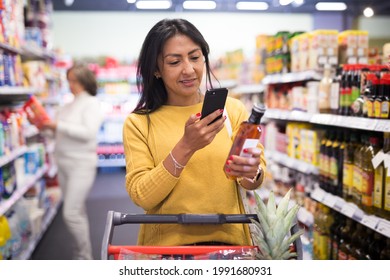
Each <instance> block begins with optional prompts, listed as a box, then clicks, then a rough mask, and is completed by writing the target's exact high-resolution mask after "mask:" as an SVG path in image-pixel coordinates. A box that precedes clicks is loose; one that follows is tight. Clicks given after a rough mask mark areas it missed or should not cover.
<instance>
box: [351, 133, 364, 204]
mask: <svg viewBox="0 0 390 280" xmlns="http://www.w3.org/2000/svg"><path fill="white" fill-rule="evenodd" d="M359 136H360V137H359V138H358V139H361V142H359V140H358V141H357V144H356V147H355V150H354V152H353V179H352V180H353V181H352V194H351V198H352V202H354V203H355V204H356V205H360V199H361V198H360V197H361V185H362V171H361V159H362V153H361V150H362V149H363V147H364V145H363V142H364V137H365V136H364V134H362V135H359Z"/></svg>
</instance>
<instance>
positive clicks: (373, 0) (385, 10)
mask: <svg viewBox="0 0 390 280" xmlns="http://www.w3.org/2000/svg"><path fill="white" fill-rule="evenodd" d="M214 1H215V2H217V8H216V9H215V10H213V12H242V11H238V10H236V8H235V3H236V2H237V1H238V0H214ZM245 1H251V0H245ZM262 1H264V2H267V3H268V4H269V9H268V10H267V11H261V12H259V11H257V13H316V12H318V11H317V10H316V9H315V4H316V3H317V2H336V1H343V2H344V3H346V4H347V6H348V8H347V10H346V11H344V12H345V13H346V14H348V15H351V16H359V15H362V12H363V10H364V8H365V7H367V6H369V5H370V6H371V7H372V9H373V10H374V11H375V14H376V15H385V16H390V0H304V2H305V3H304V4H303V5H301V6H299V7H296V6H294V5H292V4H290V5H287V6H281V5H279V0H262ZM129 2H131V1H129ZM171 2H172V7H171V8H170V9H168V10H165V11H170V12H172V11H178V12H182V11H183V8H182V3H183V2H184V0H171ZM65 3H68V4H69V3H72V4H71V5H70V6H67V5H65ZM53 5H54V11H133V12H147V11H150V10H147V11H145V10H142V11H139V10H137V9H136V7H135V4H129V3H128V2H127V0H53ZM154 11H155V10H154ZM160 11H161V12H162V11H163V10H160ZM185 11H191V12H194V10H185ZM203 12H204V11H203Z"/></svg>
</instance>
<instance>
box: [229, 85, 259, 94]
mask: <svg viewBox="0 0 390 280" xmlns="http://www.w3.org/2000/svg"><path fill="white" fill-rule="evenodd" d="M264 90H265V87H264V85H263V84H251V85H240V86H237V87H235V88H232V89H231V90H230V91H231V93H232V94H254V93H261V92H263V91H264Z"/></svg>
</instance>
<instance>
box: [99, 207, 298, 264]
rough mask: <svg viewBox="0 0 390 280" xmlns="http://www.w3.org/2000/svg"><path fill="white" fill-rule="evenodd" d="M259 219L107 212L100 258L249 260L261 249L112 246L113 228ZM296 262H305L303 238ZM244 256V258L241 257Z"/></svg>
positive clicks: (225, 215) (237, 216) (213, 215)
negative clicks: (124, 256)
mask: <svg viewBox="0 0 390 280" xmlns="http://www.w3.org/2000/svg"><path fill="white" fill-rule="evenodd" d="M252 219H254V220H258V218H257V216H256V215H255V214H232V215H227V214H177V215H176V214H166V215H162V214H157V215H148V214H124V213H120V212H115V211H108V214H107V222H106V227H105V230H104V236H103V242H102V248H101V258H102V259H103V260H108V259H112V258H113V259H120V256H121V255H122V256H123V255H126V254H127V255H138V256H141V257H140V258H145V256H147V255H148V256H151V257H150V258H149V259H154V258H156V259H164V258H166V259H248V258H250V255H252V256H253V253H254V252H255V251H256V250H258V248H257V247H256V246H236V245H232V246H219V245H217V246H215V245H211V246H209V245H207V246H206V245H203V246H136V245H134V246H132V245H112V244H111V242H112V238H113V234H114V228H115V227H116V226H119V225H123V224H183V225H185V224H187V225H189V224H199V225H202V224H225V223H231V224H233V223H247V224H249V223H252V221H251V220H252ZM298 230H299V226H298V225H297V224H295V225H294V226H293V227H292V228H291V234H294V233H296V232H297V231H298ZM293 247H294V250H295V251H296V253H297V259H300V260H301V259H302V243H301V240H300V238H298V239H296V240H295V242H294V244H293ZM240 254H241V255H240Z"/></svg>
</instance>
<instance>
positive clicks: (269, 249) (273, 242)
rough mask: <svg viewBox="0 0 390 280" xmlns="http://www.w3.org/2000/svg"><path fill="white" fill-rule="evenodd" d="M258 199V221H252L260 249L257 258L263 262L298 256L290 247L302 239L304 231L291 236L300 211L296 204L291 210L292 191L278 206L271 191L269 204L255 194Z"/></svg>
mask: <svg viewBox="0 0 390 280" xmlns="http://www.w3.org/2000/svg"><path fill="white" fill-rule="evenodd" d="M254 195H255V199H256V206H257V207H256V208H255V209H256V214H257V217H258V221H256V220H251V222H252V224H253V226H254V228H255V229H256V230H255V231H256V232H255V233H253V241H254V243H255V245H256V246H258V248H259V252H258V253H257V254H256V257H257V258H259V259H263V260H285V259H289V258H291V257H294V256H296V255H297V254H296V253H294V252H291V251H290V245H291V244H292V243H293V242H294V241H295V240H297V239H298V238H300V236H301V235H302V234H303V231H302V230H300V231H298V232H296V233H294V234H293V235H290V230H291V227H292V226H293V225H294V223H295V220H296V216H297V213H298V210H299V207H300V206H299V205H297V204H294V205H293V206H292V207H291V208H290V209H289V202H290V196H291V189H290V190H289V191H288V192H287V193H286V195H285V196H284V197H283V198H282V199H281V200H280V202H279V204H278V205H276V200H275V195H274V193H273V192H272V191H271V192H270V194H269V197H268V202H267V204H265V203H264V202H263V200H262V199H261V197H260V196H259V194H258V193H257V192H254Z"/></svg>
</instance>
